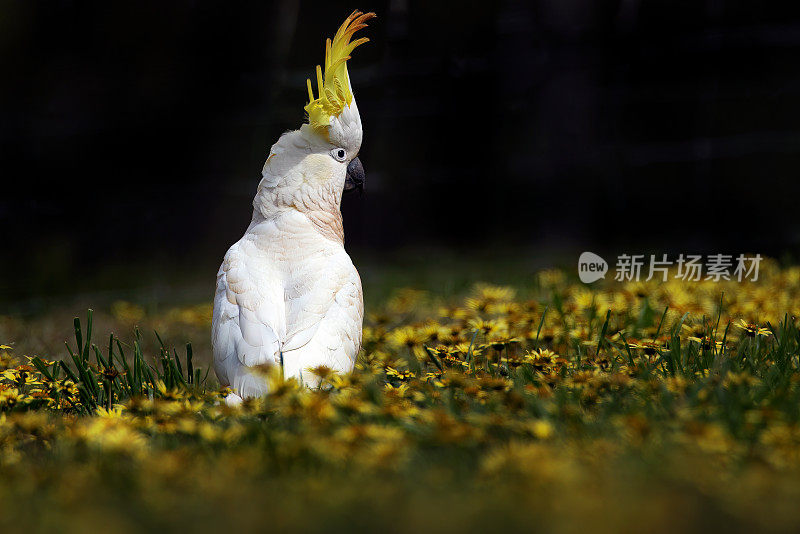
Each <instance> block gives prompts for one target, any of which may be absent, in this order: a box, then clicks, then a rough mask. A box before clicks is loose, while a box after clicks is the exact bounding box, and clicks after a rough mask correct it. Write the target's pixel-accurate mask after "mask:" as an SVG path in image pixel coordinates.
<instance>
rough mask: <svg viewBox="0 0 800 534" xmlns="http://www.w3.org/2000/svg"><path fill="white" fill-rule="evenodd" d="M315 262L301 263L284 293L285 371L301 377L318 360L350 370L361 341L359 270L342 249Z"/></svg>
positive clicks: (317, 363) (316, 364)
mask: <svg viewBox="0 0 800 534" xmlns="http://www.w3.org/2000/svg"><path fill="white" fill-rule="evenodd" d="M317 263H318V264H317V265H315V264H314V262H306V263H304V265H303V269H302V271H300V272H298V275H299V276H296V277H294V278H297V279H298V280H297V282H294V283H293V284H292V287H291V290H287V293H286V295H287V301H286V306H287V308H286V321H287V325H288V331H287V339H286V343H285V344H284V346H283V355H284V373H285V374H286V376H301V372H302V371H304V370H305V369H307V368H308V367H316V366H318V365H326V366H328V367H331V368H333V369H335V370H338V371H342V372H346V371H350V370H351V369H352V366H353V362H354V361H355V356H356V353H357V352H358V349H359V347H360V344H361V324H362V319H363V316H364V305H363V300H362V297H361V280H360V278H359V276H358V272H357V271H356V269H355V267H353V264H352V262H351V261H350V258H349V256H347V254H346V253H345V252H344V250H341V252H340V253H337V254H332V255H328V256H326V257H324V258H320V259H319V260H317ZM314 272H316V273H319V272H321V273H324V274H323V275H322V276H319V275H318V274H317V275H316V276H315V275H313V274H312V273H314Z"/></svg>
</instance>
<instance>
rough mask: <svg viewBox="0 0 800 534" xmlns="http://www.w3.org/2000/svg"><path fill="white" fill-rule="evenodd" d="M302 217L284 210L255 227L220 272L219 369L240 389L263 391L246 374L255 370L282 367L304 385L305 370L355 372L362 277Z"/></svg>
mask: <svg viewBox="0 0 800 534" xmlns="http://www.w3.org/2000/svg"><path fill="white" fill-rule="evenodd" d="M303 219H305V216H304V215H303V214H300V213H298V212H287V213H286V214H285V215H283V216H281V217H276V218H273V219H268V220H263V221H261V222H259V223H256V224H253V225H251V227H250V228H249V229H248V231H247V233H246V234H245V235H244V236H243V237H242V239H240V240H239V241H238V242H237V243H236V244H234V245H233V246H232V247H231V248H230V249H229V250H228V253H227V254H226V255H225V259H224V261H223V263H222V266H221V267H220V270H219V272H218V274H217V292H216V297H215V302H214V320H213V322H214V324H213V342H214V355H215V367H216V368H217V373H218V375H219V377H220V380H221V381H222V382H223V383H225V382H227V383H228V384H229V385H231V386H233V387H234V389H236V390H237V391H241V390H242V389H246V388H247V387H251V388H253V387H256V389H258V388H259V387H263V385H258V384H256V385H254V384H252V383H251V382H253V380H254V379H253V378H252V377H248V375H249V373H248V371H247V369H246V368H247V367H252V366H254V365H260V364H281V363H282V364H283V366H284V375H285V376H296V377H298V378H300V379H301V380H303V381H306V382H308V380H307V378H308V377H307V375H308V372H307V369H308V368H313V367H316V366H319V365H326V366H328V367H330V368H333V369H335V370H338V371H340V372H347V371H350V370H351V369H352V366H353V363H354V361H355V356H356V353H357V352H358V349H359V347H360V344H361V325H362V320H363V314H364V311H363V300H362V293H361V280H360V278H359V276H358V272H357V271H356V269H355V267H354V266H353V263H352V262H351V260H350V257H349V256H348V255H347V253H346V252H345V250H344V248H343V247H342V245H341V244H340V243H336V242H334V241H331V240H330V239H326V238H324V237H323V236H321V235H320V234H319V233H318V232H317V231H315V229H314V227H313V225H312V224H311V223H310V221H308V220H307V219H305V220H303ZM237 381H238V382H239V384H237ZM255 382H257V381H255ZM261 392H263V391H261ZM258 393H260V392H259V391H255V392H250V393H248V392H247V391H242V392H241V393H240V394H258Z"/></svg>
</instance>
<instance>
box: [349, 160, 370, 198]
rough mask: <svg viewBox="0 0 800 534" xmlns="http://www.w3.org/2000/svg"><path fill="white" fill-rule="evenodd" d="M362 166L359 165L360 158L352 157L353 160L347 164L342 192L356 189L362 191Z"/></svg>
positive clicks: (363, 180)
mask: <svg viewBox="0 0 800 534" xmlns="http://www.w3.org/2000/svg"><path fill="white" fill-rule="evenodd" d="M365 181H366V177H365V176H364V166H363V165H361V160H360V159H358V157H355V158H353V161H351V162H350V164H349V165H348V166H347V177H346V178H345V180H344V192H345V193H352V192H353V191H358V192H359V193H363V192H364V182H365Z"/></svg>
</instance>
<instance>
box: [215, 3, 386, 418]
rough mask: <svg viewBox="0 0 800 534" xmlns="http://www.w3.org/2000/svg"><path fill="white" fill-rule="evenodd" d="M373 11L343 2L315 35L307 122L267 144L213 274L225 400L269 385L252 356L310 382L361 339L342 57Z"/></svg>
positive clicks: (355, 135) (355, 138)
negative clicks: (318, 38)
mask: <svg viewBox="0 0 800 534" xmlns="http://www.w3.org/2000/svg"><path fill="white" fill-rule="evenodd" d="M374 16H375V14H374V13H365V14H362V13H361V12H359V11H355V12H353V14H352V15H350V16H349V17H347V19H346V20H345V21H344V23H343V24H342V25H341V27H339V30H338V31H337V32H336V35H335V36H334V37H333V39H332V40H331V39H328V40H327V41H326V44H325V65H324V68H320V67H319V66H317V71H316V74H317V94H318V96H317V98H314V91H313V88H312V84H311V80H308V98H309V103H308V104H307V105H306V106H305V110H306V112H307V113H308V124H303V125H302V126H301V127H300V129H299V130H295V131H291V132H286V133H284V134H283V135H281V137H280V139H278V142H277V143H275V144H274V145H273V146H272V149H271V150H270V154H269V157H268V158H267V161H266V163H264V168H263V170H262V172H261V175H262V178H261V182H260V183H259V184H258V190H257V192H256V196H255V198H254V199H253V218H252V220H251V222H250V226H248V227H247V231H246V232H245V234H244V236H242V238H241V239H240V240H239V241H237V242H236V243H235V244H234V245H233V246H232V247H231V248H230V249H229V250H228V252H227V253H226V254H225V259H224V260H223V262H222V266H221V267H220V269H219V272H218V273H217V289H216V295H215V297H214V318H213V330H212V345H213V351H214V369H215V370H216V372H217V377H218V378H219V381H220V383H221V384H222V385H224V386H230V388H231V389H232V390H233V394H231V395H230V396H229V397H228V401H229V402H234V403H235V402H238V401H241V399H242V398H243V397H253V396H260V395H263V394H264V393H266V392H267V388H268V385H267V381H266V380H265V379H264V378H263V373H259V372H254V370H253V367H255V366H269V365H279V366H282V369H283V374H284V376H285V377H287V378H288V377H295V378H297V379H298V380H299V381H300V382H301V383H303V384H305V385H307V386H315V385H317V384H318V383H319V377H318V376H317V375H315V374H314V373H313V372H312V371H311V369H315V368H320V367H322V366H324V367H327V368H329V369H331V370H333V371H336V372H343V373H344V372H349V371H351V370H352V369H353V365H354V363H355V358H356V354H357V353H358V350H359V348H360V346H361V328H362V322H363V317H364V304H363V296H362V292H361V279H360V278H359V276H358V271H356V268H355V267H354V266H353V262H352V261H351V260H350V256H348V255H347V252H345V249H344V229H343V227H342V213H341V210H340V205H341V199H342V193H343V192H345V191H351V190H361V189H362V188H363V185H364V169H363V167H362V166H361V162H360V161H359V159H358V151H359V149H360V148H361V138H362V135H363V134H362V130H361V117H360V116H359V114H358V107H357V106H356V101H355V99H354V98H353V91H352V89H351V86H350V78H349V76H348V73H347V60H348V59H350V54H351V52H352V51H353V49H354V48H356V47H357V46H359V45H361V44H363V43H365V42H367V41H368V39H367V38H363V37H362V38H360V39H356V40H354V41H352V42H351V40H350V39H351V38H352V36H353V34H354V33H355V32H356V31H357V30H359V29H361V28H363V27H365V26H366V24H365V22H366V21H367V20H369V19H371V18H373V17H374Z"/></svg>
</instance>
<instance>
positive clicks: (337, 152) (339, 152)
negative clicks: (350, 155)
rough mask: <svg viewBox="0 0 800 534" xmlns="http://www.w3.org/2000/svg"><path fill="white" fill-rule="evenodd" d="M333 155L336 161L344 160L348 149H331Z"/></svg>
mask: <svg viewBox="0 0 800 534" xmlns="http://www.w3.org/2000/svg"><path fill="white" fill-rule="evenodd" d="M331 156H333V159H335V160H336V161H344V160H346V159H347V151H346V150H345V149H343V148H334V149H333V150H331Z"/></svg>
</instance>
